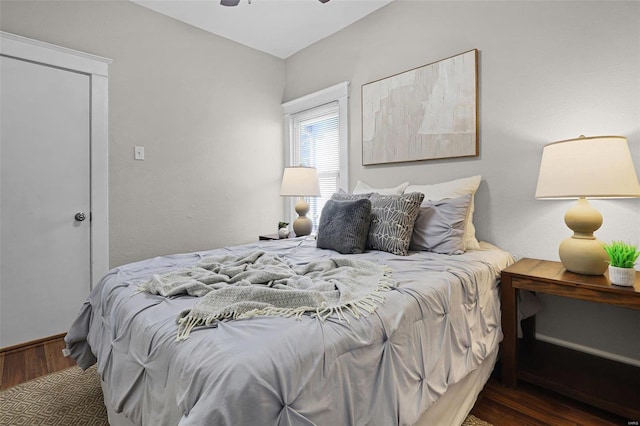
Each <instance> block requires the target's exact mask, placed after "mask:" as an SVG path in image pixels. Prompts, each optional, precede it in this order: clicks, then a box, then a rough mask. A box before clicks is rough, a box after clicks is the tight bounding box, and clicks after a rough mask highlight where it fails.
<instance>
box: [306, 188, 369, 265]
mask: <svg viewBox="0 0 640 426" xmlns="http://www.w3.org/2000/svg"><path fill="white" fill-rule="evenodd" d="M370 221H371V201H369V199H368V198H361V199H359V200H343V201H341V200H333V199H331V200H329V201H327V203H326V204H325V205H324V207H323V209H322V214H321V215H320V223H319V224H318V236H317V237H316V246H317V247H319V248H323V249H331V250H335V251H337V252H339V253H342V254H356V253H362V252H364V249H365V246H366V243H367V235H368V233H369V222H370Z"/></svg>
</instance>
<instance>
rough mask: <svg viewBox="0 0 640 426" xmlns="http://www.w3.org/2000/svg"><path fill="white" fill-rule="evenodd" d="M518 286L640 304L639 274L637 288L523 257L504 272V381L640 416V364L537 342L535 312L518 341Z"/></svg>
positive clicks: (634, 417) (634, 306)
mask: <svg viewBox="0 0 640 426" xmlns="http://www.w3.org/2000/svg"><path fill="white" fill-rule="evenodd" d="M516 289H523V290H530V291H534V292H537V293H545V294H553V295H556V296H562V297H569V298H572V299H580V300H587V301H591V302H595V303H607V304H612V305H617V306H622V307H625V308H630V309H640V273H639V272H636V282H635V285H634V286H633V287H619V286H616V285H612V284H611V283H610V282H609V279H608V277H607V275H600V276H589V275H580V274H574V273H572V272H568V271H567V270H566V269H564V267H563V266H562V264H561V263H560V262H551V261H545V260H537V259H522V260H520V261H518V262H516V263H514V264H513V265H511V266H510V267H508V268H507V269H505V270H504V271H502V277H501V292H502V296H501V297H502V332H503V333H504V340H503V341H502V344H501V346H502V370H501V374H502V384H503V385H505V386H510V387H514V386H515V385H516V381H517V380H518V379H519V380H523V381H526V382H530V383H533V384H536V385H538V386H541V387H545V388H548V389H551V390H553V391H555V392H558V393H561V394H564V395H566V396H569V397H571V398H574V399H577V400H580V401H582V402H585V403H587V404H591V405H593V406H596V407H600V408H602V409H605V410H608V411H611V412H613V413H616V414H619V415H621V416H624V417H627V418H629V419H632V420H634V421H635V420H640V368H639V367H634V366H631V365H628V364H623V363H619V362H615V361H611V360H608V359H604V358H600V357H597V356H594V355H590V354H586V353H583V352H578V351H574V350H571V349H567V348H563V347H559V346H556V345H552V344H549V343H546V342H541V341H536V340H535V317H532V318H530V319H529V320H527V321H523V324H522V328H523V334H524V336H523V339H521V342H518V339H517V330H518V328H517V314H516V313H517V312H518V306H517V303H518V301H517V300H518V299H517V294H516ZM633 337H634V336H630V338H633ZM635 337H637V336H635Z"/></svg>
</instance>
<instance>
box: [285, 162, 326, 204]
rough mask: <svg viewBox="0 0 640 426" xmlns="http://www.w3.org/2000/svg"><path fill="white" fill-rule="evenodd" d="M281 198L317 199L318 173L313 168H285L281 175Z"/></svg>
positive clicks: (318, 192)
mask: <svg viewBox="0 0 640 426" xmlns="http://www.w3.org/2000/svg"><path fill="white" fill-rule="evenodd" d="M280 195H281V196H283V197H287V196H288V197H319V196H320V184H319V182H318V171H317V170H316V169H315V168H313V167H302V166H300V167H286V168H285V169H284V174H283V175H282V186H281V187H280Z"/></svg>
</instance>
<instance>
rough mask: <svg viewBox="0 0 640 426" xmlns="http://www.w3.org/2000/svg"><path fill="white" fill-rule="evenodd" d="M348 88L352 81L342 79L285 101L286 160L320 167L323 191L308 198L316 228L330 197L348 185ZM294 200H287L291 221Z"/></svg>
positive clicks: (309, 215)
mask: <svg viewBox="0 0 640 426" xmlns="http://www.w3.org/2000/svg"><path fill="white" fill-rule="evenodd" d="M347 89H348V83H340V84H337V85H335V86H332V87H330V88H328V89H325V90H322V91H320V92H316V93H313V94H311V95H307V96H305V97H303V98H299V99H296V100H293V101H291V102H287V103H286V104H284V105H283V108H284V113H285V115H284V117H285V125H286V126H287V127H288V132H287V133H288V134H287V144H286V148H287V158H286V163H287V164H288V165H292V166H298V165H303V166H311V167H315V168H316V169H317V171H318V180H319V181H320V193H321V194H322V195H321V196H320V197H310V198H308V199H307V201H308V203H309V213H308V214H307V217H309V218H310V219H311V221H312V222H313V229H314V232H316V231H317V229H318V223H319V221H320V214H321V213H322V208H323V207H324V205H325V203H326V202H327V200H329V198H331V195H332V194H333V193H334V192H336V191H337V190H338V189H339V188H342V189H344V190H347V189H348V181H347V179H348V172H347V164H348V163H347ZM294 203H295V200H287V204H286V206H287V208H286V213H287V215H288V216H287V218H288V220H289V221H290V222H292V221H293V219H295V213H292V212H293V204H294Z"/></svg>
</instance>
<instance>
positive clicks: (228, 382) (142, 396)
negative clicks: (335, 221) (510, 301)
mask: <svg viewBox="0 0 640 426" xmlns="http://www.w3.org/2000/svg"><path fill="white" fill-rule="evenodd" d="M252 250H264V251H267V252H271V253H275V254H278V255H279V256H280V257H282V258H283V259H286V260H287V261H288V262H291V263H293V264H297V265H302V264H306V263H309V262H311V261H316V260H319V259H326V258H330V257H341V256H344V255H341V254H339V253H337V252H334V251H331V250H322V249H318V248H316V247H315V241H313V240H309V239H305V238H298V239H285V240H277V241H267V242H257V243H254V244H248V245H243V246H236V247H228V248H223V249H217V250H212V251H206V252H197V253H188V254H177V255H171V256H162V257H157V258H153V259H148V260H144V261H141V262H136V263H132V264H128V265H124V266H121V267H118V268H115V269H113V270H111V271H110V272H109V273H108V274H107V275H106V276H105V277H104V279H103V280H102V281H101V282H100V283H99V285H98V286H96V288H95V289H94V291H93V292H92V293H91V295H90V296H89V298H88V299H87V301H86V302H85V303H84V305H83V306H82V309H81V311H80V313H79V315H78V318H77V319H76V321H75V322H74V323H73V325H72V327H71V329H70V330H69V333H68V334H67V336H66V338H65V340H66V343H67V350H68V353H69V354H70V355H71V356H72V357H73V358H74V359H76V361H77V362H78V364H79V365H80V366H81V367H83V368H87V367H89V366H90V365H92V364H93V363H94V362H96V361H97V363H98V372H99V374H100V376H101V379H102V380H103V383H104V386H103V388H104V389H105V394H104V398H105V404H106V405H107V406H108V407H109V408H110V412H112V413H115V414H117V415H118V416H120V417H122V418H126V419H127V420H128V421H130V422H131V423H132V424H145V425H147V424H153V425H176V424H179V425H258V424H260V425H262V424H264V425H312V424H315V425H336V424H340V425H365V424H366V425H385V426H388V425H394V424H401V425H411V424H415V423H416V422H417V421H418V419H419V418H420V417H421V416H422V414H423V413H424V412H425V411H426V410H428V409H429V407H431V406H432V405H433V404H434V403H435V402H436V401H437V400H438V399H439V398H440V397H441V396H442V395H443V394H445V392H446V391H447V389H448V388H449V387H453V386H454V385H455V384H456V383H459V382H461V381H462V380H463V379H464V378H465V377H466V376H467V375H469V374H470V373H471V372H473V371H475V370H476V369H478V367H479V366H480V365H481V364H482V363H483V361H485V360H486V359H488V358H490V357H491V356H493V357H495V353H496V351H497V347H498V344H499V342H500V341H501V339H502V333H501V330H500V305H499V303H500V302H499V276H500V271H501V270H502V269H504V268H505V267H507V266H508V265H509V264H511V263H512V262H513V259H512V257H511V256H510V255H509V253H507V252H505V251H503V250H500V249H499V248H497V247H494V246H492V245H490V244H486V243H482V244H481V249H480V250H473V251H468V252H466V253H465V254H462V255H456V256H446V255H439V254H435V253H429V252H411V253H410V254H409V256H395V255H392V254H389V253H386V252H380V251H369V252H366V253H363V254H359V255H348V256H349V257H356V258H359V259H363V260H367V261H371V262H374V263H378V264H382V265H386V266H388V267H389V268H391V270H392V274H393V278H394V279H395V280H396V282H397V286H396V288H394V289H393V290H391V291H388V292H386V293H384V296H385V300H384V302H383V303H382V304H381V305H380V306H378V307H377V309H376V311H375V312H374V313H373V314H371V315H369V316H367V317H365V318H360V319H357V320H355V319H353V318H352V319H351V320H349V321H345V320H343V319H338V318H337V317H330V318H328V319H326V320H325V321H320V320H319V319H317V318H313V317H311V316H302V317H301V318H299V319H296V318H284V317H254V318H250V319H242V320H231V321H223V322H218V323H216V324H215V326H212V327H197V328H195V329H194V330H193V331H192V332H191V335H190V336H189V338H188V339H187V340H184V341H176V333H177V327H178V325H177V323H176V320H177V318H178V315H179V314H180V312H182V311H184V310H185V309H188V308H190V307H191V306H193V304H194V303H195V302H196V301H197V300H196V299H197V298H194V297H191V296H178V297H170V298H165V297H162V296H157V295H151V294H148V293H140V292H138V291H137V289H138V285H139V284H141V283H142V282H144V281H146V280H147V279H149V278H150V277H151V276H152V275H154V274H165V273H168V272H171V271H174V270H176V269H178V268H184V267H188V266H192V265H195V264H196V263H197V262H199V261H200V260H202V259H203V258H206V257H207V256H211V255H217V254H223V253H244V252H248V251H252ZM492 359H494V358H492Z"/></svg>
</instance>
